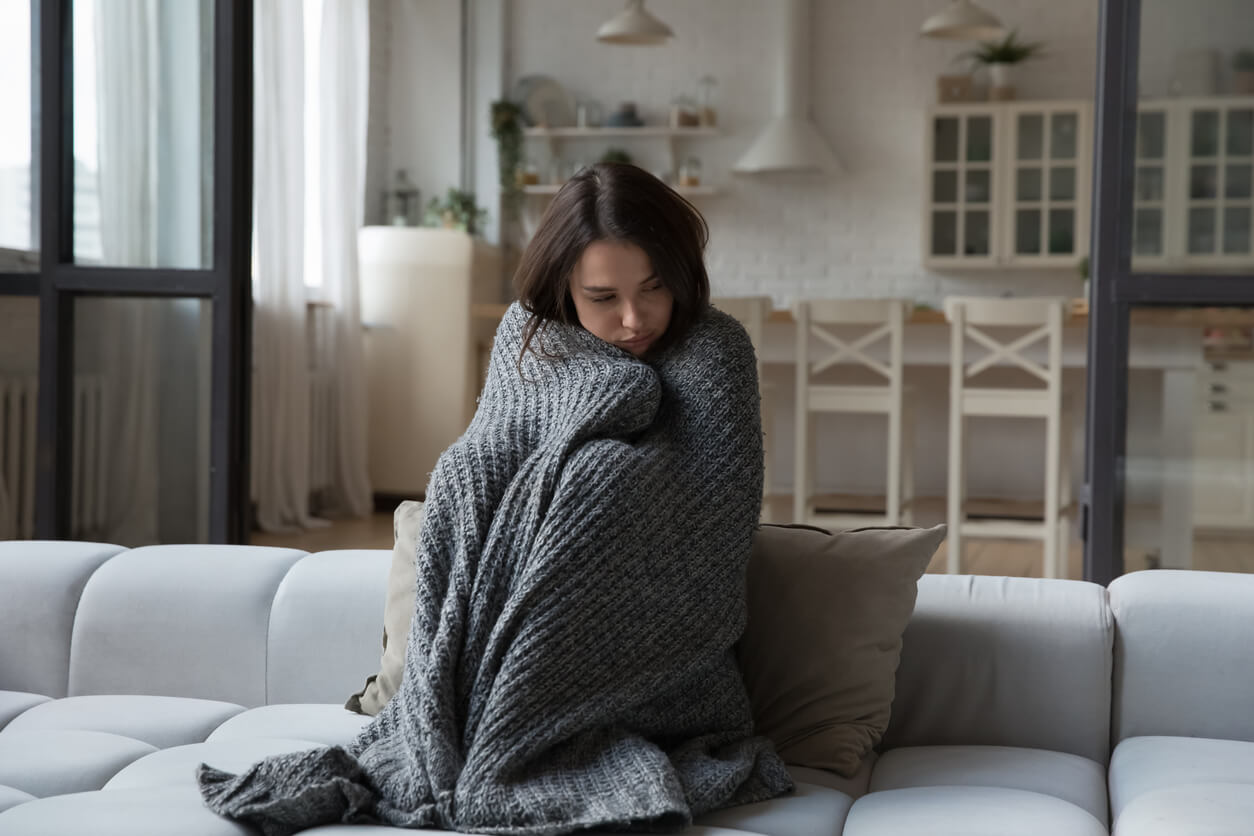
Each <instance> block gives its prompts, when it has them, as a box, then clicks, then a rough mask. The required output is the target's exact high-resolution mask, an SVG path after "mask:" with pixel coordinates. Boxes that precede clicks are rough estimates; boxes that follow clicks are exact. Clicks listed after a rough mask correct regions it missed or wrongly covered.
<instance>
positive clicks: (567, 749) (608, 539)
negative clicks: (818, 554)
mask: <svg viewBox="0 0 1254 836" xmlns="http://www.w3.org/2000/svg"><path fill="white" fill-rule="evenodd" d="M526 318H527V317H526V314H525V313H524V312H523V311H522V309H521V308H520V307H519V306H518V305H517V304H515V305H513V306H512V307H511V308H510V309H509V311H508V313H507V314H506V315H505V317H504V319H503V321H502V322H501V326H500V328H499V330H498V331H497V335H496V341H495V344H494V346H493V350H492V359H491V363H490V367H489V371H488V378H487V383H486V385H485V387H484V390H483V394H482V396H481V397H480V401H479V407H478V410H477V411H476V414H475V416H474V419H473V420H472V422H471V424H470V427H469V428H468V429H467V431H466V433H465V435H463V436H462V438H460V439H459V440H458V441H457V442H456V443H455V444H454V445H453V446H452V447H450V448H449V449H448V450H447V451H446V452H445V453H444V454H443V455H442V456H441V457H440V459H439V462H438V463H437V465H436V469H435V471H434V473H433V474H432V476H431V482H430V485H429V489H428V492H427V504H426V517H425V523H424V525H423V527H422V530H421V533H420V535H419V544H418V554H417V567H418V577H417V584H418V590H417V600H416V611H415V613H414V618H413V622H412V624H411V628H410V634H409V649H408V654H407V657H406V661H405V673H404V677H403V680H402V684H401V687H400V690H399V691H398V692H397V694H396V695H395V696H394V697H393V698H392V699H391V700H390V701H389V702H388V704H387V705H386V706H384V708H383V710H382V711H381V712H380V713H379V715H378V716H377V717H376V718H375V719H374V720H373V721H372V722H371V723H370V724H369V725H368V726H366V727H365V728H364V729H363V731H362V732H361V734H360V735H359V737H358V738H357V739H356V741H355V742H354V743H353V744H352V745H351V746H349V747H347V748H340V747H331V748H321V749H316V750H313V751H310V752H304V753H296V754H290V755H281V756H276V757H272V758H268V759H266V760H263V761H261V762H260V763H257V764H255V765H253V766H252V767H250V768H249V769H248V770H247V771H246V772H244V773H242V774H240V775H232V774H229V773H225V772H221V771H219V770H216V769H213V768H210V767H207V766H204V765H202V766H201V767H200V769H199V770H198V772H197V777H198V779H199V782H200V788H201V793H202V795H203V796H204V799H205V802H206V804H208V806H209V807H210V808H211V809H212V810H214V811H215V812H217V813H219V814H221V815H225V816H229V817H232V818H236V819H240V820H243V821H245V822H247V823H249V824H252V825H254V826H257V827H259V828H260V829H261V830H262V832H263V833H265V834H266V836H279V834H287V833H293V832H295V831H298V830H301V829H303V828H307V827H312V826H315V825H319V824H328V823H333V822H359V823H367V822H374V823H385V824H391V825H398V826H402V827H438V828H445V829H451V830H459V831H465V832H475V833H493V834H560V833H569V832H572V831H576V830H583V829H586V828H593V827H605V828H609V829H615V830H622V829H638V830H641V831H664V830H675V829H679V828H682V827H683V826H686V825H687V824H688V823H690V822H691V821H692V819H693V817H694V816H699V815H701V814H702V813H705V812H708V811H710V810H714V809H716V808H720V807H725V806H729V805H734V804H744V803H748V802H753V801H761V800H764V799H768V798H772V797H774V796H777V795H779V794H781V793H784V792H787V791H789V790H790V789H791V787H792V782H791V780H790V778H789V776H788V774H787V772H786V771H785V769H784V766H783V763H782V762H781V761H780V759H779V757H778V756H777V755H776V754H775V751H774V749H773V748H772V747H771V744H770V743H769V742H768V741H766V740H765V739H764V738H760V737H754V736H753V729H752V719H751V716H750V710H749V701H748V698H747V696H746V693H745V688H744V685H743V683H742V681H741V678H740V674H739V671H738V669H737V667H736V663H735V660H734V657H733V654H732V646H733V644H734V643H735V642H736V640H737V639H738V638H739V636H740V634H741V631H742V629H743V628H744V624H745V590H744V582H745V568H746V564H747V562H748V558H749V551H750V538H751V535H752V533H753V531H754V528H755V526H756V523H757V519H758V514H759V510H760V503H761V488H762V438H761V432H760V423H759V414H758V410H759V400H758V388H757V377H756V373H755V365H754V353H753V348H752V346H751V344H750V342H749V339H748V337H747V336H746V334H745V332H744V329H743V328H742V327H741V326H740V325H739V323H737V322H736V321H735V320H733V319H732V318H730V317H728V316H727V315H725V314H722V313H720V312H718V311H716V310H713V309H710V311H709V312H708V314H706V315H705V316H704V317H703V318H702V319H701V320H700V321H699V323H698V324H697V325H696V326H695V327H694V328H693V329H692V331H691V332H690V334H689V335H688V336H687V337H686V338H685V339H684V340H682V341H681V342H680V343H679V344H677V345H675V346H673V347H671V348H669V349H667V350H666V351H664V352H663V353H662V354H661V355H660V356H658V357H657V358H653V359H651V360H650V361H649V362H644V361H642V360H639V359H636V358H635V357H632V356H631V355H629V354H628V353H626V352H624V351H622V350H620V349H618V348H615V347H614V346H611V345H609V344H608V343H605V342H602V341H601V340H599V339H597V338H596V337H593V336H592V335H591V334H589V333H587V332H586V331H584V330H582V329H580V328H576V327H570V326H561V325H557V324H553V325H551V326H550V327H549V328H548V329H547V331H543V332H541V336H540V337H538V338H537V339H540V340H542V347H543V349H544V351H545V353H546V354H553V355H557V356H556V357H547V356H536V355H534V354H533V353H531V352H528V354H527V355H526V356H525V357H524V358H523V360H522V364H521V370H520V368H519V365H518V360H519V348H520V345H521V332H522V327H523V325H524V323H525V321H526ZM520 372H521V373H520Z"/></svg>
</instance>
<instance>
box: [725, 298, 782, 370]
mask: <svg viewBox="0 0 1254 836" xmlns="http://www.w3.org/2000/svg"><path fill="white" fill-rule="evenodd" d="M710 304H712V305H713V306H714V307H716V308H718V309H719V310H720V311H722V312H723V313H725V314H727V315H728V316H731V317H733V318H735V319H737V320H739V321H740V324H741V325H743V326H745V331H747V332H748V334H749V340H750V341H751V342H752V343H753V350H754V351H755V352H757V355H758V380H759V381H761V379H762V344H763V340H764V339H765V338H766V318H767V316H769V315H770V313H771V309H772V308H773V307H774V305H773V303H772V302H771V297H769V296H725V297H715V298H713V299H711V300H710Z"/></svg>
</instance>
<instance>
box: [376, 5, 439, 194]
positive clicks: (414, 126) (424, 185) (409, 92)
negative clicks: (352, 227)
mask: <svg viewBox="0 0 1254 836" xmlns="http://www.w3.org/2000/svg"><path fill="white" fill-rule="evenodd" d="M376 6H384V7H386V11H385V12H383V13H382V14H386V15H387V24H388V25H389V26H390V27H391V35H390V38H389V43H388V50H389V54H388V56H387V67H388V80H387V85H388V89H387V101H388V103H389V106H388V108H387V113H388V125H387V160H388V165H387V168H386V170H385V176H386V178H387V179H386V180H385V181H384V182H385V183H390V182H391V178H392V176H393V175H395V173H396V169H398V168H404V169H406V170H407V171H408V173H409V179H410V180H412V181H413V182H414V184H415V185H416V186H418V188H419V190H420V191H421V192H422V195H421V199H422V203H423V204H424V205H425V204H426V203H427V201H429V200H430V199H431V198H432V197H442V196H443V195H444V192H445V190H447V189H448V188H449V187H450V186H457V185H459V182H460V176H461V174H460V172H461V159H462V157H461V147H460V146H461V90H462V80H461V79H462V69H461V68H462V50H461V41H462V37H461V2H460V0H375V2H373V3H372V4H371V13H372V14H374V13H375V7H376ZM376 31H377V30H376ZM376 77H377V76H375V74H374V73H372V83H373V80H374V78H376ZM373 150H374V149H373V148H372V151H373ZM371 199H372V200H373V201H374V204H375V205H376V207H377V204H378V201H379V197H378V193H376V194H375V195H373V196H371ZM370 205H371V203H369V202H368V203H367V206H370ZM376 211H377V209H376Z"/></svg>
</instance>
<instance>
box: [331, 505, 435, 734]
mask: <svg viewBox="0 0 1254 836" xmlns="http://www.w3.org/2000/svg"><path fill="white" fill-rule="evenodd" d="M422 511H423V504H422V503H421V502H417V501H415V500H406V501H405V502H402V503H401V504H400V505H398V506H396V511H395V512H394V513H393V514H392V535H393V542H394V544H393V546H392V561H391V568H390V569H389V570H388V579H387V592H386V594H385V599H384V602H383V655H382V657H381V658H380V659H379V665H378V673H376V674H371V676H370V678H369V679H367V680H366V685H365V687H364V688H362V690H361V691H360V692H358V693H356V694H353V695H352V696H351V697H349V698H348V704H347V705H346V706H345V707H346V708H347V709H348V710H349V711H357V712H360V713H362V714H369V715H372V716H373V715H375V714H378V713H379V710H380V709H381V708H383V706H384V705H385V704H386V703H387V701H388V700H390V699H391V698H392V695H393V694H395V693H396V691H397V689H398V688H400V687H401V675H402V674H403V673H404V672H405V648H406V647H407V646H408V645H409V622H410V621H411V620H412V619H413V612H414V599H415V597H416V596H417V594H418V584H417V580H416V573H417V571H418V570H417V568H416V565H415V563H416V560H417V555H418V531H419V529H421V528H422Z"/></svg>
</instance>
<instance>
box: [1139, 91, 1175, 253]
mask: <svg viewBox="0 0 1254 836" xmlns="http://www.w3.org/2000/svg"><path fill="white" fill-rule="evenodd" d="M1169 120H1170V112H1169V110H1168V109H1167V108H1166V107H1165V106H1161V107H1142V108H1141V109H1140V112H1139V113H1138V114H1137V131H1136V170H1135V180H1134V182H1133V190H1132V261H1133V263H1134V264H1135V265H1136V266H1137V267H1138V268H1139V269H1146V268H1148V267H1150V266H1152V265H1155V264H1162V263H1164V262H1166V260H1167V258H1168V256H1169V255H1170V253H1169V252H1168V246H1167V242H1168V237H1167V215H1168V205H1169V202H1170V201H1169V198H1168V195H1169V194H1170V193H1171V191H1172V184H1171V182H1170V168H1169V160H1170V158H1171V156H1172V155H1171V154H1170V153H1169V148H1170V146H1171V138H1170V136H1169V124H1170V121H1169Z"/></svg>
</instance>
